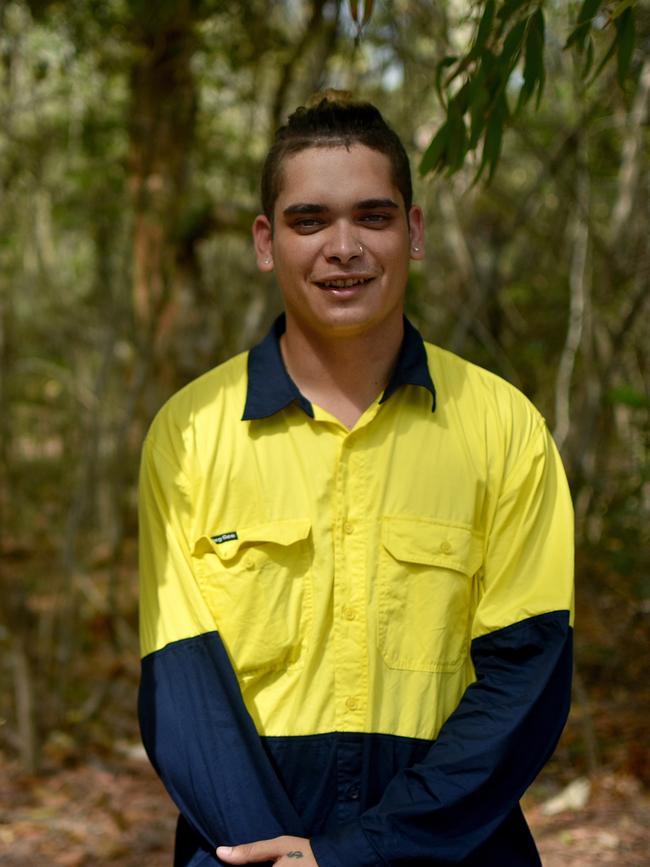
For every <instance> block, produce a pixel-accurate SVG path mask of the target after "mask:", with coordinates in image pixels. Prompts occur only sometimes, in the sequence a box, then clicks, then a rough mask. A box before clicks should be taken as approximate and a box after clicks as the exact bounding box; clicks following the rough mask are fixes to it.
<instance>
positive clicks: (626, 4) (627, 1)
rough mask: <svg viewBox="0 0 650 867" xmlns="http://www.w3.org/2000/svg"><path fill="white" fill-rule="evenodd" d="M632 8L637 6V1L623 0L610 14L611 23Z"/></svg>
mask: <svg viewBox="0 0 650 867" xmlns="http://www.w3.org/2000/svg"><path fill="white" fill-rule="evenodd" d="M630 6H636V0H621V2H620V3H619V4H618V6H615V7H614V9H612V11H611V12H610V13H609V18H610V21H615V20H616V19H617V18H618V16H619V15H622V14H623V12H625V10H626V9H629V8H630Z"/></svg>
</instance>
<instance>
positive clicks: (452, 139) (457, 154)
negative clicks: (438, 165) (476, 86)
mask: <svg viewBox="0 0 650 867" xmlns="http://www.w3.org/2000/svg"><path fill="white" fill-rule="evenodd" d="M447 123H448V124H449V135H448V139H447V165H448V169H449V174H450V175H453V174H454V173H455V172H457V171H458V170H459V169H460V168H461V167H462V165H463V163H464V161H465V154H466V153H467V128H466V127H465V119H464V117H463V109H462V104H461V102H460V100H458V97H456V98H455V99H454V100H453V101H452V102H451V103H450V104H449V114H448V116H447Z"/></svg>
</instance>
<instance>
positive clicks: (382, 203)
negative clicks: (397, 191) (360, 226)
mask: <svg viewBox="0 0 650 867" xmlns="http://www.w3.org/2000/svg"><path fill="white" fill-rule="evenodd" d="M355 208H357V209H358V210H360V211H372V210H374V209H375V208H395V209H398V210H399V205H398V204H397V202H394V201H393V200H392V199H364V200H363V201H362V202H357V204H356V205H355Z"/></svg>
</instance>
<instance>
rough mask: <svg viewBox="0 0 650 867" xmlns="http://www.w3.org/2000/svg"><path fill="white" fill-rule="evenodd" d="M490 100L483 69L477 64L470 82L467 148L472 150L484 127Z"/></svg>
mask: <svg viewBox="0 0 650 867" xmlns="http://www.w3.org/2000/svg"><path fill="white" fill-rule="evenodd" d="M489 102H490V95H489V93H488V91H487V88H486V86H485V70H484V69H483V65H482V64H481V66H479V68H478V69H477V70H476V73H475V74H474V75H473V76H472V79H471V82H470V94H469V115H470V133H469V141H468V144H467V146H468V150H474V148H475V147H476V146H477V144H478V143H479V139H480V138H481V135H482V133H483V130H484V129H485V115H486V110H487V107H488V105H489Z"/></svg>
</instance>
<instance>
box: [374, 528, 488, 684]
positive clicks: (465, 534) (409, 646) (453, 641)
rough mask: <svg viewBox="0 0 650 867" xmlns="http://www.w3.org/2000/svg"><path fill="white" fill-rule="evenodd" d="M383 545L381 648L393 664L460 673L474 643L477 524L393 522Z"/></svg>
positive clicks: (384, 531) (479, 556) (384, 532)
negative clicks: (471, 637) (471, 633)
mask: <svg viewBox="0 0 650 867" xmlns="http://www.w3.org/2000/svg"><path fill="white" fill-rule="evenodd" d="M381 542H382V544H381V550H380V553H379V570H378V572H379V574H378V583H379V612H378V645H379V650H380V652H381V654H382V656H383V658H384V661H385V663H386V665H387V666H389V668H398V669H407V670H410V671H455V670H457V669H458V668H459V667H460V665H461V664H462V662H463V660H464V659H465V657H466V654H467V650H468V646H469V627H470V615H471V611H470V608H471V599H472V576H473V575H474V574H475V572H476V571H477V570H478V569H479V567H480V565H481V560H482V550H481V548H482V546H481V541H480V538H479V537H478V536H477V535H476V534H474V533H473V532H472V530H471V528H469V527H462V526H457V525H450V524H445V523H439V522H436V521H427V520H417V519H415V518H401V517H399V518H398V517H394V518H393V517H386V518H384V519H383V521H382V530H381Z"/></svg>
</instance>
